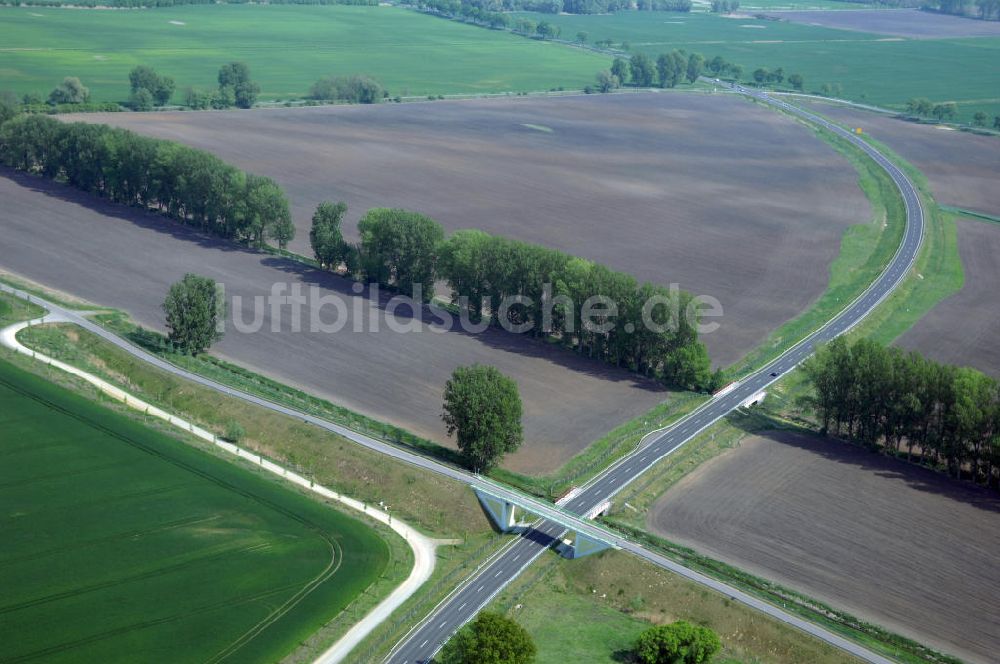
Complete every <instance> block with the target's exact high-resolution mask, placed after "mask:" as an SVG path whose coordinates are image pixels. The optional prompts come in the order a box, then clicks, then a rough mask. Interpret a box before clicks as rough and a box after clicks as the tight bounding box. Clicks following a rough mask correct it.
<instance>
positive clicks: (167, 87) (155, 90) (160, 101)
mask: <svg viewBox="0 0 1000 664" xmlns="http://www.w3.org/2000/svg"><path fill="white" fill-rule="evenodd" d="M128 82H129V86H130V87H131V89H132V95H133V97H134V96H135V95H136V94H137V93H138V92H139V90H146V91H147V92H148V93H149V95H150V97H152V101H153V102H155V104H156V105H157V106H163V105H164V104H166V103H167V102H168V101H170V97H171V95H173V94H174V79H172V78H170V77H169V76H160V75H159V74H157V73H156V71H155V70H154V69H153V68H152V67H147V66H146V65H139V66H137V67H134V68H133V69H132V71H130V72H129V74H128ZM137 110H138V109H137Z"/></svg>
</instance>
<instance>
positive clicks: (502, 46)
mask: <svg viewBox="0 0 1000 664" xmlns="http://www.w3.org/2000/svg"><path fill="white" fill-rule="evenodd" d="M232 60H242V61H244V62H246V63H248V64H249V65H250V70H251V74H252V76H253V78H254V79H255V80H256V81H258V82H259V83H260V85H261V88H262V91H261V98H262V99H278V98H285V99H287V98H289V97H293V96H304V95H305V94H306V92H307V90H308V89H309V86H310V85H311V84H312V83H314V82H315V81H316V80H317V79H318V78H320V77H322V76H326V75H329V74H356V73H364V74H369V75H371V76H374V77H375V78H377V79H378V80H379V81H381V82H382V83H383V84H384V85H385V86H386V87H387V88H388V89H389V91H390V93H392V94H393V95H404V96H405V95H427V94H431V93H433V94H449V93H483V92H507V91H515V92H516V91H522V90H524V91H528V90H543V89H550V88H554V87H559V86H566V87H572V88H581V87H583V86H584V85H586V84H587V83H589V82H591V81H592V79H593V77H594V72H596V71H598V70H599V69H601V68H603V67H607V64H608V62H609V59H608V58H606V57H604V56H601V55H596V54H593V53H587V52H583V51H580V50H579V49H570V48H566V47H565V46H561V45H558V44H552V43H544V42H540V41H534V40H528V39H524V38H523V37H517V36H515V35H512V34H509V33H506V32H500V31H495V30H485V29H482V28H476V27H473V26H469V25H463V24H460V23H457V22H454V21H446V20H442V19H439V18H434V17H432V16H426V15H423V14H418V13H416V12H412V11H408V10H404V9H400V8H396V7H344V6H288V5H284V6H260V5H253V6H251V5H217V6H183V7H172V8H164V9H145V10H124V11H102V10H71V9H55V8H52V9H49V8H44V9H43V8H40V7H26V8H8V7H4V8H0V89H4V88H9V89H12V90H14V91H16V92H18V93H26V92H37V93H39V94H42V95H43V96H45V95H48V92H49V91H50V90H51V89H52V88H53V87H55V85H56V84H58V83H59V82H60V81H61V80H62V79H63V77H64V76H78V77H79V78H80V79H81V80H82V81H83V83H84V85H86V86H88V87H89V88H90V90H91V94H92V97H93V99H94V100H95V101H123V100H125V99H127V97H128V93H129V89H128V72H129V70H131V68H132V67H134V66H135V65H137V64H146V65H150V66H152V67H154V68H156V69H157V70H158V71H159V72H160V73H163V74H168V75H170V76H173V77H174V79H175V80H176V82H177V89H178V91H180V90H183V89H184V88H186V87H188V86H195V87H204V88H210V87H214V86H215V85H216V74H217V72H218V70H219V66H220V65H222V64H223V63H225V62H229V61H232ZM175 99H178V100H179V99H180V95H177V96H176V97H175Z"/></svg>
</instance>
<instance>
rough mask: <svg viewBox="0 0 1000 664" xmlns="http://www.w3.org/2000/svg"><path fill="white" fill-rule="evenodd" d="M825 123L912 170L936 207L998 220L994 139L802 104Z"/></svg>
mask: <svg viewBox="0 0 1000 664" xmlns="http://www.w3.org/2000/svg"><path fill="white" fill-rule="evenodd" d="M807 105H808V106H810V107H812V108H814V109H815V110H816V111H817V112H819V113H822V114H823V115H826V116H827V117H829V118H830V119H831V120H835V121H836V122H840V123H843V124H846V125H848V126H851V127H861V128H862V130H864V131H865V133H867V134H869V135H871V136H872V137H873V138H875V139H877V140H879V141H881V142H882V143H885V144H886V145H888V146H889V147H890V148H891V149H892V150H894V151H896V152H898V153H899V154H900V156H902V157H903V158H904V159H906V160H907V161H909V162H911V163H912V164H913V165H914V166H916V167H917V168H918V169H919V170H920V171H921V172H922V173H923V174H924V175H926V176H927V180H928V181H929V182H930V184H931V188H932V189H933V193H934V198H935V199H936V200H937V202H939V203H943V204H945V205H953V206H955V207H960V208H965V209H968V210H975V211H977V212H985V213H987V214H993V215H1000V188H998V187H997V186H996V183H997V182H998V181H1000V138H997V137H996V136H976V135H975V134H970V133H966V132H962V131H952V130H948V129H942V128H940V127H936V126H933V125H921V124H916V123H913V122H906V121H905V120H897V119H895V118H893V117H892V116H888V115H883V114H881V113H872V112H870V111H862V110H858V109H856V108H849V107H846V106H842V105H840V104H829V103H824V102H808V103H807Z"/></svg>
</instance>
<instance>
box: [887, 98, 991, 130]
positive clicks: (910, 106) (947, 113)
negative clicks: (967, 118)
mask: <svg viewBox="0 0 1000 664" xmlns="http://www.w3.org/2000/svg"><path fill="white" fill-rule="evenodd" d="M906 113H908V114H909V115H912V116H916V117H921V118H927V117H931V118H934V119H935V120H937V121H939V122H948V121H951V120H954V119H955V117H956V116H957V115H958V105H957V104H956V103H955V102H953V101H946V102H942V103H940V104H935V103H934V102H932V101H931V100H930V99H927V98H926V97H914V98H912V99H910V100H909V101H907V102H906ZM988 122H989V116H987V115H986V113H984V112H983V111H976V112H975V113H973V114H972V122H971V124H972V126H973V127H985V126H986V124H987V123H988ZM993 128H994V129H1000V115H995V116H993Z"/></svg>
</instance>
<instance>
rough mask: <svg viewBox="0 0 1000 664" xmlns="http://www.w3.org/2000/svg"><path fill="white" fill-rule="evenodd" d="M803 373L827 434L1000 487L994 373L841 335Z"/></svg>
mask: <svg viewBox="0 0 1000 664" xmlns="http://www.w3.org/2000/svg"><path fill="white" fill-rule="evenodd" d="M805 371H806V375H807V376H808V377H809V380H810V382H811V384H812V387H813V389H814V394H813V396H812V397H811V398H810V404H811V406H812V407H813V408H814V409H815V411H816V414H817V416H818V418H819V420H820V422H821V424H822V426H823V429H824V431H829V432H831V433H834V434H835V435H839V436H844V437H848V438H851V439H853V440H856V441H859V442H861V443H864V444H865V445H868V446H870V447H872V448H875V449H878V448H882V449H884V450H886V451H889V452H892V453H894V454H897V455H899V454H902V453H903V451H904V449H905V453H906V455H907V457H908V458H909V459H911V460H912V459H914V458H915V456H916V457H919V458H920V460H922V461H923V462H924V463H926V464H927V465H930V466H934V467H943V468H945V469H946V470H947V471H948V474H949V475H951V476H952V477H956V478H966V479H970V480H972V481H974V482H977V483H982V484H987V485H990V486H994V487H996V486H998V485H1000V383H998V382H997V381H996V380H995V379H993V378H991V377H990V376H987V375H985V374H983V373H981V372H979V371H976V370H975V369H970V368H967V367H954V366H951V365H946V364H939V363H937V362H934V361H932V360H929V359H927V358H925V357H923V356H921V355H920V354H919V353H915V352H907V351H904V350H901V349H899V348H895V347H892V348H886V347H884V346H882V345H880V344H878V343H876V342H873V341H870V340H868V339H858V340H856V341H854V342H849V341H847V340H846V339H844V338H843V337H839V338H837V339H835V340H833V341H831V342H830V343H829V344H827V345H826V346H824V347H823V348H821V349H820V350H819V351H818V352H817V353H816V355H815V356H814V357H813V358H812V359H810V360H809V361H808V362H807V363H806V364H805Z"/></svg>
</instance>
